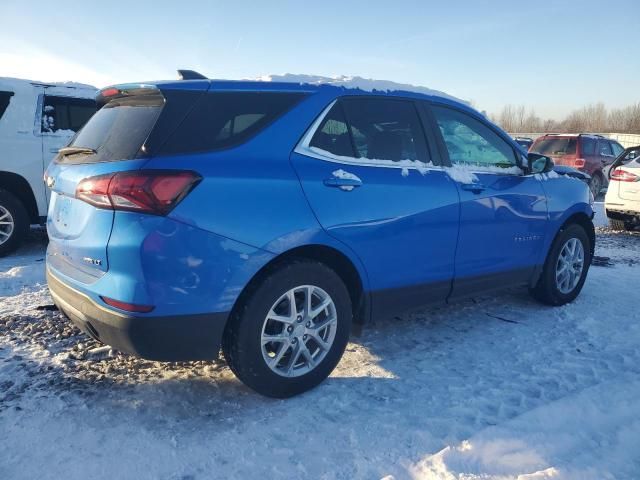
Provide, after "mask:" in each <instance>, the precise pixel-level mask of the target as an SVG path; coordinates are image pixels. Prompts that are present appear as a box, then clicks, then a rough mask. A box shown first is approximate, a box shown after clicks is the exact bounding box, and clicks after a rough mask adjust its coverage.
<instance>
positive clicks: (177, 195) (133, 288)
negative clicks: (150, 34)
mask: <svg viewBox="0 0 640 480" xmlns="http://www.w3.org/2000/svg"><path fill="white" fill-rule="evenodd" d="M191 78H193V76H191ZM98 101H99V104H100V105H101V108H100V109H99V110H98V112H97V113H96V114H95V115H94V116H93V118H92V119H91V120H90V121H89V122H88V123H87V125H86V126H85V127H84V128H83V129H82V130H81V131H80V132H79V133H78V135H77V136H76V137H75V138H74V139H73V141H72V142H71V143H70V145H69V146H67V147H66V148H64V149H62V150H61V151H60V153H59V155H58V156H57V157H56V158H55V161H54V162H52V164H51V165H50V166H49V169H48V171H47V174H46V175H47V183H48V185H49V186H50V188H51V203H50V207H49V217H48V221H47V229H48V232H49V237H50V242H49V246H48V250H47V261H46V262H47V279H48V283H49V288H50V291H51V295H52V298H53V299H54V301H55V303H56V305H57V306H58V307H59V308H60V310H61V311H62V312H64V313H65V314H66V315H67V316H68V317H69V318H70V319H71V320H72V321H73V322H74V323H75V324H76V325H78V326H79V327H80V328H81V329H82V330H84V331H85V332H86V333H87V334H88V335H90V336H91V337H93V338H94V339H97V340H99V341H101V342H104V343H106V344H109V345H112V346H114V347H115V348H117V349H119V350H122V351H124V352H129V353H132V354H135V355H139V356H142V357H145V358H149V359H155V360H164V361H178V360H197V359H212V358H216V357H217V355H218V352H219V348H220V346H222V351H223V353H224V356H225V358H226V360H227V362H228V364H229V366H230V367H231V369H232V371H233V372H234V373H235V374H236V376H237V377H238V378H239V379H240V380H242V381H243V382H244V383H246V384H247V385H248V386H249V387H251V388H253V389H254V390H256V391H258V392H260V393H262V394H265V395H269V396H274V397H288V396H291V395H295V394H297V393H300V392H303V391H305V390H308V389H310V388H312V387H314V386H316V385H317V384H319V383H320V382H321V381H322V380H323V379H325V378H326V377H327V376H328V375H329V373H330V372H331V371H332V370H333V369H334V367H335V366H336V365H337V363H338V361H339V360H340V358H341V356H342V354H343V352H344V350H345V347H346V345H347V341H348V339H349V334H350V331H351V328H352V324H360V325H362V324H364V323H367V322H369V321H371V320H372V319H377V318H380V319H384V318H388V317H391V316H393V315H396V314H397V313H399V312H401V311H404V310H408V309H413V308H417V307H421V306H423V305H425V304H428V303H431V302H444V301H453V300H455V299H458V298H461V297H467V296H470V295H474V294H476V293H478V292H484V291H488V290H493V289H496V288H502V287H514V286H518V285H522V286H525V287H529V288H530V289H531V292H532V294H533V296H534V297H535V298H537V299H538V300H540V301H542V302H544V303H546V304H550V305H562V304H565V303H567V302H570V301H572V300H573V299H575V298H576V296H577V295H578V293H579V292H580V290H581V288H582V285H583V283H584V281H585V278H586V275H587V271H588V268H589V265H590V262H591V258H592V254H593V249H594V243H595V236H594V228H593V224H592V217H593V210H592V207H591V204H590V200H589V189H588V187H587V186H586V185H585V184H584V183H583V182H581V181H577V180H575V179H573V178H569V177H566V176H563V175H558V174H557V173H555V172H554V171H553V170H552V169H553V162H552V160H551V159H550V158H548V157H544V156H541V155H536V154H529V156H527V155H526V154H525V153H524V152H522V150H521V149H520V147H518V146H517V144H516V143H515V142H514V141H513V140H512V139H511V138H510V137H509V136H508V135H507V134H506V133H505V132H503V131H502V130H500V129H499V128H498V127H496V126H495V125H493V124H491V123H490V122H489V121H488V120H487V119H486V118H485V117H484V116H483V115H482V114H480V113H478V112H476V111H475V110H473V109H471V108H469V107H468V106H466V105H465V104H462V103H459V102H456V101H453V100H449V99H447V98H444V97H439V96H431V95H424V94H418V93H411V92H399V91H396V92H393V91H391V92H389V91H386V90H384V91H383V90H375V91H372V92H368V91H363V90H360V89H352V88H343V87H335V86H329V85H309V84H293V83H278V82H248V81H238V82H232V81H216V80H208V79H205V78H204V77H201V78H200V79H194V80H183V81H169V82H154V83H150V84H128V85H117V86H114V87H109V88H106V89H104V90H102V91H101V92H100V94H99V96H98Z"/></svg>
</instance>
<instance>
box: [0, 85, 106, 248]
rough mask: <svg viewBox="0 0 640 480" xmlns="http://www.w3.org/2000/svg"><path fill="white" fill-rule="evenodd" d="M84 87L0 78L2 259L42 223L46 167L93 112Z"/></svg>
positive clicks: (89, 90)
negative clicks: (31, 226)
mask: <svg viewBox="0 0 640 480" xmlns="http://www.w3.org/2000/svg"><path fill="white" fill-rule="evenodd" d="M96 93H97V90H96V89H95V88H93V87H90V86H88V85H80V84H51V83H47V84H45V83H39V82H32V81H29V80H19V79H14V78H0V256H3V255H6V254H7V253H9V252H11V251H13V250H14V249H16V248H17V247H18V246H19V245H20V243H21V242H22V241H23V239H24V237H25V236H26V234H27V232H28V230H29V225H30V224H44V221H45V219H46V215H47V202H48V199H49V192H48V190H47V189H46V188H45V185H44V183H43V181H42V175H43V174H44V171H45V168H46V167H47V165H48V164H49V162H50V161H51V159H52V158H53V157H54V155H55V154H56V153H57V152H58V149H59V148H60V147H62V146H64V145H66V144H67V143H68V142H69V140H70V138H71V137H72V136H73V135H74V134H75V132H76V131H78V130H79V129H80V127H82V126H83V125H84V124H85V122H86V121H87V120H88V119H89V118H90V117H91V115H93V113H95V111H96V102H95V95H96Z"/></svg>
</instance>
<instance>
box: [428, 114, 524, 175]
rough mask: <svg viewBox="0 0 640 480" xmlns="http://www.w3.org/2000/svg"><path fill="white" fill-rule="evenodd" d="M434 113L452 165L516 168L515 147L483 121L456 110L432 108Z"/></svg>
mask: <svg viewBox="0 0 640 480" xmlns="http://www.w3.org/2000/svg"><path fill="white" fill-rule="evenodd" d="M431 110H432V111H433V113H434V115H435V118H436V122H437V123H438V127H439V128H440V132H441V133H442V137H443V139H444V143H445V145H446V147H447V151H448V152H449V159H450V160H451V163H453V164H459V165H470V166H478V167H502V168H509V167H514V166H516V157H515V152H514V151H513V148H511V145H509V144H508V143H507V142H506V141H505V140H503V139H502V138H501V137H500V136H499V135H498V134H497V133H495V132H494V131H493V130H492V129H491V128H489V127H488V126H487V125H485V124H484V123H482V122H481V121H479V120H477V119H475V118H473V117H472V116H471V115H467V114H466V113H463V112H460V111H458V110H454V109H452V108H447V107H438V106H432V107H431Z"/></svg>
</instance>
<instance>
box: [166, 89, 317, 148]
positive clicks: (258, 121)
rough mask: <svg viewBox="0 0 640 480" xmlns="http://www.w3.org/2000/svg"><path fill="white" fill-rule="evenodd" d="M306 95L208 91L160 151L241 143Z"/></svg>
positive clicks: (219, 146) (224, 146)
mask: <svg viewBox="0 0 640 480" xmlns="http://www.w3.org/2000/svg"><path fill="white" fill-rule="evenodd" d="M305 96H306V94H304V93H289V92H287V93H284V92H212V93H207V94H206V95H204V96H203V97H202V98H201V99H199V101H198V102H197V103H196V105H195V106H194V107H193V110H192V111H191V112H190V113H189V115H188V116H187V118H186V119H185V121H184V122H182V123H181V124H180V126H179V127H178V128H177V129H176V130H175V131H174V132H173V133H172V134H171V135H170V136H169V138H168V139H167V141H166V142H165V143H164V144H163V145H162V146H160V149H159V151H158V153H159V154H163V155H170V154H179V153H195V152H205V151H211V150H218V149H223V148H228V147H232V146H235V145H238V144H240V143H243V142H245V141H247V140H248V139H249V138H251V137H253V136H254V135H256V134H257V133H259V132H260V131H261V130H263V129H264V128H265V127H267V126H268V125H269V124H270V123H271V122H273V121H274V120H276V119H277V118H278V117H280V116H281V115H282V114H284V113H285V112H286V111H287V110H289V109H290V108H291V107H293V106H294V105H295V104H296V103H298V102H299V101H300V100H301V99H302V98H304V97H305Z"/></svg>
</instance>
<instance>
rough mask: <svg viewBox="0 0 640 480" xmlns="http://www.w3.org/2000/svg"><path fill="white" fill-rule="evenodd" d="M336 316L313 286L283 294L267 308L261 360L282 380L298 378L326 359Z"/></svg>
mask: <svg viewBox="0 0 640 480" xmlns="http://www.w3.org/2000/svg"><path fill="white" fill-rule="evenodd" d="M337 323H338V316H337V312H336V306H335V303H334V302H333V299H332V298H331V296H330V295H329V294H328V293H327V292H325V291H324V290H323V289H321V288H320V287H317V286H313V285H301V286H298V287H295V288H292V289H291V290H289V291H287V292H286V293H285V294H284V295H282V296H281V297H280V298H279V299H278V300H277V301H276V302H275V303H274V304H273V306H272V307H271V309H270V310H269V313H268V314H267V316H266V318H265V320H264V323H263V326H262V333H261V342H260V343H261V346H262V357H263V358H264V361H265V362H266V364H267V366H268V367H269V368H270V369H271V370H272V371H273V372H275V373H277V374H278V375H281V376H283V377H299V376H301V375H304V374H306V373H308V372H310V371H311V370H313V369H314V368H316V367H317V366H318V365H319V364H320V363H321V362H322V360H324V358H325V357H326V356H327V353H329V350H330V349H331V346H332V345H333V341H334V339H335V336H336V327H337Z"/></svg>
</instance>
